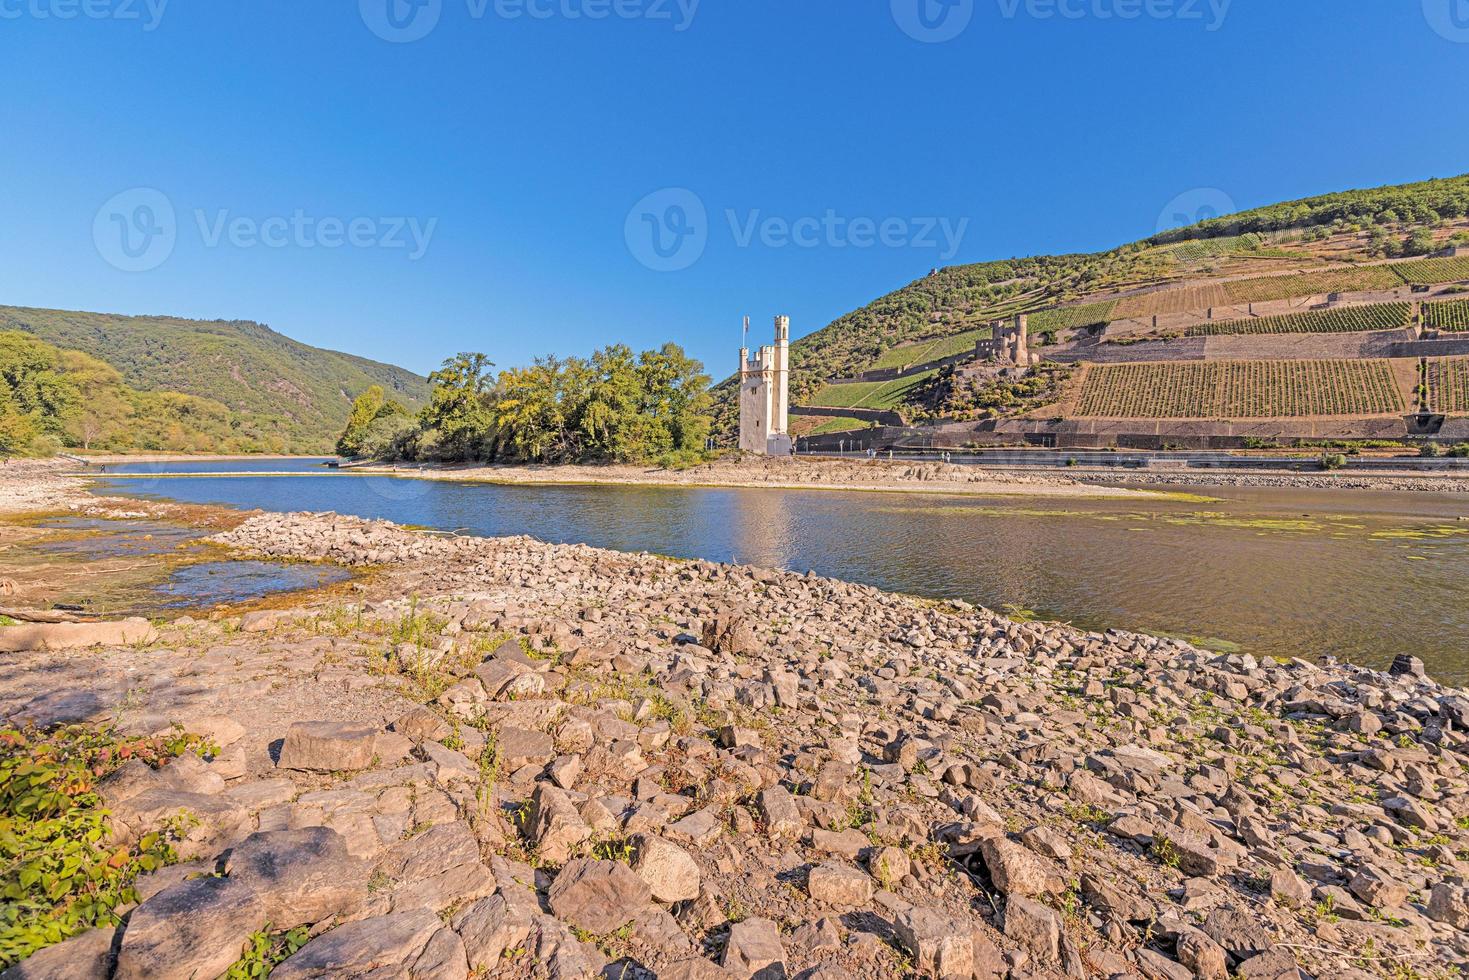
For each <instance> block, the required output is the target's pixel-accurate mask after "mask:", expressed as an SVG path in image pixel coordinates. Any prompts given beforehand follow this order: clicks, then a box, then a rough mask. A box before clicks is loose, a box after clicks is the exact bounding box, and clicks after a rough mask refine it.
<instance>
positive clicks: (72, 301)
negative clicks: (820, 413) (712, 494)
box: [0, 0, 1469, 377]
mask: <svg viewBox="0 0 1469 980" xmlns="http://www.w3.org/2000/svg"><path fill="white" fill-rule="evenodd" d="M389 2H391V3H393V4H394V8H393V9H392V10H391V11H390V10H389V9H388V6H387V5H388V3H389ZM412 2H413V3H419V4H424V6H422V7H414V6H413V5H412V4H411V3H410V2H409V0H360V2H359V0H312V2H303V0H294V2H288V0H207V2H198V0H195V2H185V0H172V2H167V0H0V84H3V87H4V92H5V98H4V99H3V101H0V188H3V191H0V228H3V232H0V303H7V304H18V305H27V306H46V307H60V308H67V309H87V310H102V311H108V312H123V313H159V314H173V315H179V316H190V317H207V318H216V317H218V318H240V319H253V320H259V321H261V322H265V323H268V324H270V325H271V326H273V327H275V328H276V329H278V330H281V331H282V332H284V333H287V334H289V335H290V336H293V337H296V338H298V339H300V340H303V341H305V342H308V343H312V344H316V345H319V346H324V347H332V348H337V349H343V350H349V351H352V352H354V353H360V354H363V355H366V356H370V357H375V358H379V359H383V360H388V361H393V362H396V363H400V364H403V365H405V366H407V367H410V368H413V369H415V370H418V371H427V370H429V369H431V368H432V367H434V366H435V365H436V364H437V363H438V362H439V361H440V360H441V359H442V358H444V357H445V356H447V355H449V354H451V353H453V352H455V351H458V350H482V351H485V352H487V353H489V354H490V355H491V356H492V358H493V359H494V360H496V361H497V362H498V363H500V364H501V365H509V364H518V363H524V362H526V361H528V360H529V359H530V358H532V357H533V356H535V355H537V354H542V353H558V354H584V353H587V352H589V351H590V350H592V349H593V348H595V347H597V346H600V345H602V344H604V343H607V342H612V341H624V342H626V343H629V344H631V345H633V346H634V347H638V348H641V347H650V346H655V345H657V344H659V343H661V342H663V341H664V340H667V339H672V340H676V341H679V342H680V343H683V344H684V345H685V346H686V347H687V348H688V349H689V350H690V351H691V352H692V353H693V354H695V355H696V356H698V357H700V358H702V359H703V360H705V361H706V363H707V364H708V365H709V367H710V369H711V373H713V374H714V375H716V377H721V376H723V375H725V374H727V373H729V371H730V370H732V369H733V366H734V364H735V360H734V359H735V353H734V348H735V347H737V345H738V340H739V321H740V317H741V316H742V315H743V314H747V313H748V314H750V315H751V316H752V317H753V318H754V322H755V324H756V327H755V330H756V337H755V339H758V340H761V341H763V340H765V339H766V338H767V336H768V333H769V323H770V317H771V316H773V315H774V314H776V313H782V312H783V313H788V314H790V315H791V316H792V318H793V321H794V324H793V326H794V332H795V333H796V334H797V335H801V334H804V333H808V332H810V331H812V330H815V329H818V328H820V327H821V326H824V325H825V324H826V323H827V322H829V321H830V320H831V319H833V318H835V317H837V316H839V315H841V314H842V313H845V312H847V311H849V310H851V309H854V308H856V307H858V306H861V305H863V304H865V303H867V302H868V301H870V300H871V299H873V298H875V297H877V296H879V295H881V294H883V293H886V292H888V291H890V290H892V289H895V288H897V287H899V286H901V285H903V284H904V283H906V282H908V281H911V280H912V279H914V278H917V277H919V276H921V275H923V274H924V273H926V272H927V271H928V269H929V268H931V267H933V266H938V265H948V264H957V263H962V262H974V261H982V260H986V259H991V258H1002V257H1006V256H1010V255H1025V254H1034V253H1046V252H1065V251H1089V250H1095V249H1100V248H1106V247H1110V246H1112V245H1115V244H1118V243H1121V242H1123V241H1129V240H1133V239H1136V238H1140V237H1144V236H1146V235H1148V234H1151V233H1152V232H1153V231H1154V230H1155V228H1156V227H1157V225H1158V222H1159V217H1160V215H1161V214H1165V213H1172V211H1177V210H1178V209H1179V207H1183V208H1184V209H1185V213H1190V212H1192V211H1194V210H1196V209H1197V208H1199V207H1205V206H1209V207H1213V206H1216V205H1217V203H1218V202H1219V201H1220V200H1228V201H1232V202H1234V203H1236V204H1237V205H1238V206H1239V207H1242V208H1243V207H1249V206H1254V205H1258V204H1263V203H1269V202H1273V201H1276V200H1281V199H1286V198H1292V197H1299V196H1305V195H1309V194H1313V193H1318V192H1323V191H1328V190H1335V189H1342V188H1347V187H1359V186H1371V185H1377V184H1383V183H1396V182H1401V181H1408V180H1415V179H1422V178H1426V177H1432V176H1449V175H1451V174H1457V173H1461V172H1464V171H1469V125H1466V123H1469V100H1466V99H1465V98H1464V94H1465V84H1466V83H1465V79H1466V77H1469V0H1391V2H1352V3H1346V2H1343V0H1290V2H1288V3H1282V2H1279V0H1233V2H1226V0H702V2H696V0H412ZM946 3H948V4H953V6H952V8H947V7H945V6H943V4H946ZM920 4H922V5H924V6H923V9H922V10H920V8H919V5H920ZM390 13H392V14H393V15H394V17H393V18H392V19H390V18H389V14H390ZM599 14H601V15H603V16H598V15H599ZM920 14H922V15H924V16H920ZM430 28H431V29H430ZM419 33H423V34H424V36H422V37H421V38H418V39H416V40H414V39H409V38H411V37H412V36H413V35H415V34H419ZM950 34H953V35H954V36H953V37H949V36H948V35H950ZM385 37H386V38H391V39H385ZM1207 189H1217V192H1216V191H1214V190H1207ZM1218 192H1222V194H1223V198H1220V194H1219V193H1218ZM1180 195H1182V204H1180V205H1174V204H1173V203H1171V202H1173V201H1174V200H1175V198H1177V197H1179V196H1180ZM1170 208H1172V211H1170V210H1169V209H1170ZM700 211H702V212H703V215H702V217H701V215H700ZM654 232H657V233H658V235H659V239H660V244H659V247H655V245H654V242H653V239H652V236H653V234H654ZM124 234H125V235H126V238H124ZM660 248H661V251H660ZM670 269H671V270H672V271H668V270H670ZM129 270H133V271H129Z"/></svg>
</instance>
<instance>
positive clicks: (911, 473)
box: [352, 455, 1148, 498]
mask: <svg viewBox="0 0 1469 980" xmlns="http://www.w3.org/2000/svg"><path fill="white" fill-rule="evenodd" d="M352 472H354V473H372V474H380V475H382V474H385V475H394V476H405V477H413V478H415V479H424V480H459V481H465V482H479V483H504V484H522V485H536V484H548V485H549V484H561V485H577V484H596V485H611V486H681V487H745V488H756V489H759V488H763V489H779V490H859V491H869V492H870V491H883V490H901V491H903V492H905V493H942V494H957V495H974V496H1034V497H1119V496H1121V497H1126V496H1136V497H1139V498H1142V497H1146V496H1148V494H1147V493H1146V492H1140V491H1135V490H1128V489H1124V488H1119V487H1105V486H1096V485H1091V484H1086V483H1082V482H1080V481H1079V480H1075V479H1071V478H1069V477H1065V476H1059V475H1052V474H1044V473H1027V472H1019V471H1013V472H1012V471H1002V472H994V471H991V470H980V469H977V468H975V467H971V466H957V465H953V464H946V463H936V462H935V463H930V462H917V463H910V462H903V461H896V462H889V461H887V460H881V459H875V460H845V459H822V458H817V457H810V456H798V457H793V458H787V457H768V456H748V455H731V456H726V457H723V458H721V459H718V460H715V461H713V462H710V463H703V464H700V465H697V466H691V467H689V468H687V469H680V470H669V469H660V468H653V467H648V466H635V465H625V464H624V465H604V466H509V465H505V466H499V465H497V466H436V465H422V466H420V465H407V464H404V465H397V466H393V465H382V466H363V467H356V468H354V469H353V471H352Z"/></svg>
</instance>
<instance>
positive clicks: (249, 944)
mask: <svg viewBox="0 0 1469 980" xmlns="http://www.w3.org/2000/svg"><path fill="white" fill-rule="evenodd" d="M310 938H311V930H310V928H309V927H307V926H297V927H296V928H294V929H290V930H287V931H285V932H275V933H273V932H271V931H270V924H269V923H266V926H265V928H264V929H262V930H260V931H259V932H255V933H251V934H250V938H249V939H247V940H245V948H244V950H243V951H242V952H241V954H240V958H239V959H238V960H236V961H235V962H234V964H233V965H232V966H231V967H230V968H229V969H228V970H226V971H225V973H224V976H223V977H221V978H220V980H255V978H259V977H268V976H270V971H271V970H274V969H275V968H276V967H278V966H280V965H281V964H282V963H284V962H285V961H286V959H287V958H288V957H290V956H293V955H294V954H295V953H296V951H297V950H299V949H300V948H301V947H302V946H305V945H306V941H307V940H308V939H310Z"/></svg>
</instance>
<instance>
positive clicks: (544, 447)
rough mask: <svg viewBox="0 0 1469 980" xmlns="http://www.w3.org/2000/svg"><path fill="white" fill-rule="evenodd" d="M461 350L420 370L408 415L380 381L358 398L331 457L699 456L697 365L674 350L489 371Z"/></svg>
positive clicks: (707, 401)
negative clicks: (420, 396)
mask: <svg viewBox="0 0 1469 980" xmlns="http://www.w3.org/2000/svg"><path fill="white" fill-rule="evenodd" d="M494 368H495V365H494V363H493V362H491V361H490V359H489V358H488V357H487V356H486V355H484V354H481V353H462V354H458V355H455V356H454V357H451V358H449V359H448V360H446V361H444V363H443V366H442V367H440V368H439V369H438V370H437V371H435V372H433V373H432V374H431V375H429V381H430V383H431V385H432V390H431V392H430V394H429V400H428V404H426V405H425V406H424V407H423V408H422V409H421V410H420V411H419V412H418V413H417V414H412V413H410V412H409V411H408V410H407V409H406V408H404V407H403V406H402V405H401V404H399V403H397V402H395V401H394V400H393V399H392V398H390V397H389V396H388V395H387V394H386V393H385V392H384V391H383V389H382V388H381V387H380V386H376V385H374V386H372V387H370V388H368V389H367V390H366V391H364V392H363V393H362V394H361V395H359V396H358V397H357V399H356V401H355V402H354V403H353V406H352V413H351V416H350V417H349V419H348V422H347V427H346V429H345V430H344V431H343V433H342V437H341V439H340V440H339V441H338V443H337V451H338V452H339V453H341V454H342V455H343V456H348V457H369V458H373V459H384V460H422V461H441V462H526V463H592V462H620V463H621V462H648V461H657V462H661V463H664V464H678V463H684V462H692V461H696V460H698V459H702V458H703V454H704V450H705V445H706V442H707V440H708V437H709V425H710V420H709V416H708V412H709V408H710V405H711V402H712V399H711V396H710V394H709V382H710V379H709V376H708V375H706V374H705V373H704V366H703V364H701V363H700V362H699V361H697V360H695V359H693V358H691V357H689V356H688V355H686V354H685V353H684V351H683V348H681V347H679V346H678V345H677V344H665V345H663V346H662V347H661V348H659V349H657V350H649V351H643V352H642V353H640V354H636V355H635V354H634V353H633V352H632V350H631V349H630V348H629V347H627V346H625V345H622V344H613V345H611V346H608V347H604V348H603V349H601V350H599V351H597V352H596V353H594V354H593V355H592V356H591V357H590V358H579V357H567V358H560V357H543V358H539V359H537V360H536V361H535V362H534V363H533V364H531V365H530V366H529V367H524V368H509V369H506V370H504V371H501V372H499V373H498V374H497V373H495V371H494Z"/></svg>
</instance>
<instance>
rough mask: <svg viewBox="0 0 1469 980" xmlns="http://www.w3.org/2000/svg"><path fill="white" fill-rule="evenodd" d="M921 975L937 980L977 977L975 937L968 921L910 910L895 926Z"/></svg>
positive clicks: (966, 979) (899, 940) (967, 979)
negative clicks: (975, 974) (975, 975)
mask: <svg viewBox="0 0 1469 980" xmlns="http://www.w3.org/2000/svg"><path fill="white" fill-rule="evenodd" d="M893 928H894V930H895V931H896V932H897V935H898V942H899V943H900V944H901V945H902V947H903V948H904V949H906V950H907V951H908V954H909V955H910V956H912V957H913V966H914V968H915V969H916V970H917V971H918V973H919V974H920V975H922V976H925V977H933V978H934V980H970V978H972V977H973V976H974V937H973V930H972V929H971V927H970V926H969V924H968V923H967V922H964V921H963V920H961V919H958V918H955V917H954V916H951V915H949V914H948V913H946V912H942V911H940V910H939V909H933V908H913V909H908V910H907V911H905V912H902V913H900V914H899V915H898V918H897V921H896V922H895V923H894V924H893Z"/></svg>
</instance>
